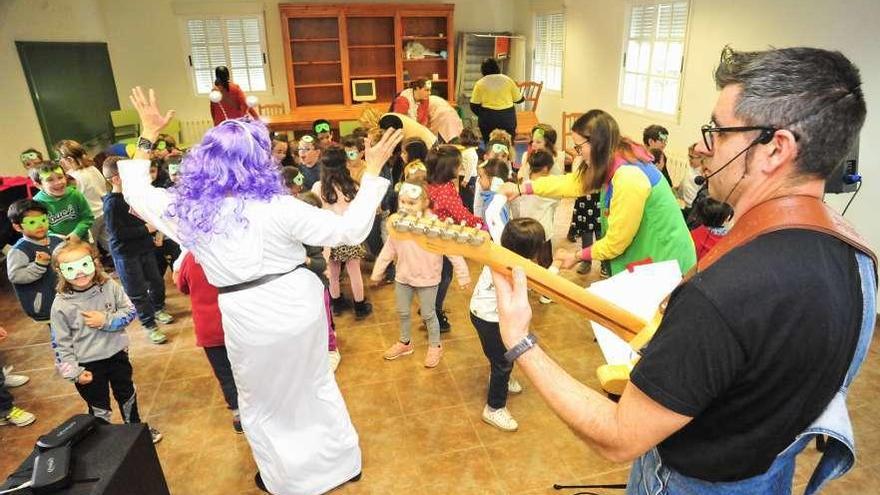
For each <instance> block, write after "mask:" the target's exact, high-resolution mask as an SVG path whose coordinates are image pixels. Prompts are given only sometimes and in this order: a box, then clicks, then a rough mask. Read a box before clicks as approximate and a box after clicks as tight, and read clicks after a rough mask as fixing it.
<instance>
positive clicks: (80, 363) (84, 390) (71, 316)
mask: <svg viewBox="0 0 880 495" xmlns="http://www.w3.org/2000/svg"><path fill="white" fill-rule="evenodd" d="M96 254H97V253H96V252H95V251H94V250H93V248H92V247H91V246H89V245H88V244H86V243H83V242H78V241H71V242H67V243H65V244H63V245H62V246H60V247H59V248H58V249H57V250H56V251H55V253H54V255H53V257H52V258H53V259H52V264H53V266H54V267H55V270H56V271H57V272H58V293H57V295H56V296H55V301H54V302H53V303H52V312H51V316H50V318H51V322H52V323H51V329H52V347H53V348H54V349H55V359H56V366H57V367H58V371H59V372H60V373H61V376H63V377H64V378H66V379H68V380H70V381H72V382H74V384H75V385H76V390H77V391H78V392H79V394H80V396H81V397H82V398H83V400H85V401H86V404H88V406H89V414H92V415H94V416H97V417H99V418H101V419H104V420H105V421H107V422H108V423H109V422H110V416H111V406H110V388H111V387H112V388H113V396H114V397H115V398H116V402H117V403H118V404H119V409H120V411H121V412H122V418H123V420H124V421H125V422H126V423H140V422H141V420H140V415H139V414H138V407H137V395H136V393H135V388H134V382H133V381H132V368H131V362H130V361H129V360H128V335H126V333H125V327H126V326H128V324H129V323H131V322H132V321H133V320H134V319H135V316H136V312H135V308H134V306H133V305H132V303H131V301H130V300H129V299H128V296H126V295H125V292H123V290H122V287H120V286H119V284H117V283H116V282H115V281H114V280H112V279H111V278H110V277H108V276H107V274H106V273H105V272H104V270H103V269H102V268H101V265H100V262H99V261H98V257H97V256H96ZM150 434H151V435H152V437H153V443H156V442H158V441H159V440H161V439H162V434H161V433H159V432H158V431H157V430H155V429H153V428H150Z"/></svg>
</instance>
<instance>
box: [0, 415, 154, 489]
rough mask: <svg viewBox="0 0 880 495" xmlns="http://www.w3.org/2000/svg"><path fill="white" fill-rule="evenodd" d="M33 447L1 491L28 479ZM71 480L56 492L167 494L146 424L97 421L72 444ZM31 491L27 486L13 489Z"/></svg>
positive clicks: (32, 458) (31, 467) (30, 471)
mask: <svg viewBox="0 0 880 495" xmlns="http://www.w3.org/2000/svg"><path fill="white" fill-rule="evenodd" d="M36 457H37V452H36V450H35V451H34V452H33V453H31V455H30V456H28V458H27V459H25V461H24V462H23V463H22V464H21V466H19V467H18V469H16V471H15V472H14V473H13V474H12V475H10V476H9V478H7V479H6V482H5V483H4V484H3V485H2V486H0V491H3V490H4V489H9V488H14V487H16V486H19V485H21V484H22V483H24V482H26V481H29V480H30V479H31V473H32V472H33V466H34V459H36ZM71 464H72V476H71V478H72V480H73V483H72V484H71V485H70V486H69V487H67V488H64V489H61V490H58V491H56V492H54V494H57V495H170V492H169V491H168V484H167V483H166V482H165V475H164V474H163V473H162V465H161V464H159V456H158V455H157V454H156V448H155V447H154V446H153V441H152V438H151V437H150V431H149V429H148V428H147V425H146V424H127V425H100V426H98V427H97V428H96V429H95V430H94V431H93V432H92V433H90V434H89V435H88V436H86V437H84V438H83V439H82V440H81V441H79V442H78V443H76V444H75V445H74V446H73V449H72V453H71ZM15 493H16V495H32V493H33V492H31V490H30V489H28V488H25V489H23V490H20V491H17V492H15Z"/></svg>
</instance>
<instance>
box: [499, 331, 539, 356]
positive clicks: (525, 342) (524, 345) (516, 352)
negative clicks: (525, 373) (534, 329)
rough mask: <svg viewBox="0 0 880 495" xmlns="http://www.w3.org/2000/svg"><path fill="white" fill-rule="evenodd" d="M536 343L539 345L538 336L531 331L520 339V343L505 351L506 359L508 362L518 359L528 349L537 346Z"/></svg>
mask: <svg viewBox="0 0 880 495" xmlns="http://www.w3.org/2000/svg"><path fill="white" fill-rule="evenodd" d="M536 345H538V337H537V336H535V334H533V333H530V334H528V335H526V336H525V337H523V339H522V340H520V341H519V343H518V344H516V345H515V346H513V347H511V348H510V350H509V351H507V352H505V353H504V359H506V360H507V362H509V363H512V362H514V361H516V359H517V358H518V357H520V356H522V355H523V354H525V352H526V351H527V350H529V349H531V348H532V347H535V346H536Z"/></svg>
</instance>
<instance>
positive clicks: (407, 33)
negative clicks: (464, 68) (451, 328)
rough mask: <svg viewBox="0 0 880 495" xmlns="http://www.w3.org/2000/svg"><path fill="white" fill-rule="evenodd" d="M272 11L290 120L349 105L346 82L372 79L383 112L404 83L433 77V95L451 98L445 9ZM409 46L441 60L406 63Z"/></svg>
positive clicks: (449, 16)
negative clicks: (303, 112)
mask: <svg viewBox="0 0 880 495" xmlns="http://www.w3.org/2000/svg"><path fill="white" fill-rule="evenodd" d="M279 10H280V12H281V31H282V36H283V38H284V47H285V53H284V55H285V61H286V66H287V88H288V94H289V97H290V108H291V113H292V114H293V113H294V110H295V109H296V108H298V107H310V106H321V108H333V107H332V106H333V105H340V106H345V107H348V106H351V105H352V104H356V102H354V101H353V100H352V95H351V81H352V80H353V79H374V80H375V82H376V97H377V101H376V102H375V103H376V105H377V106H384V107H385V108H387V105H388V103H389V102H390V101H391V100H392V99H393V98H394V96H395V95H396V94H397V93H398V92H400V91H402V90H403V89H404V88H405V86H406V84H407V83H408V82H409V81H410V80H412V79H415V78H419V77H424V78H426V79H433V77H432V76H433V75H434V74H437V75H438V78H437V79H436V80H434V87H433V89H432V91H433V94H436V95H438V96H442V97H444V98H447V99H448V98H449V97H450V96H453V97H454V95H455V91H454V87H453V85H454V82H453V81H454V80H455V76H454V70H455V69H454V59H455V57H454V41H455V40H454V32H453V23H452V21H453V11H454V5H452V4H283V3H282V4H279ZM414 42H418V43H421V44H422V45H423V46H424V47H425V49H426V50H430V51H434V52H437V53H439V52H440V51H441V50H442V51H445V52H446V57H445V58H440V57H434V58H425V59H416V60H407V59H406V58H405V57H406V56H405V53H404V52H405V48H406V45H407V44H408V43H414ZM287 120H290V119H287Z"/></svg>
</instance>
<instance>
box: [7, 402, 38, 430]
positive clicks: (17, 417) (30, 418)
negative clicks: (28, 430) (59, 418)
mask: <svg viewBox="0 0 880 495" xmlns="http://www.w3.org/2000/svg"><path fill="white" fill-rule="evenodd" d="M36 420H37V417H36V416H34V415H33V414H31V413H29V412H27V411H25V410H24V409H22V408H20V407H17V406H12V409H10V411H9V414H7V415H6V416H3V417H0V425H15V426H27V425H29V424H31V423H33V422H34V421H36Z"/></svg>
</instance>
